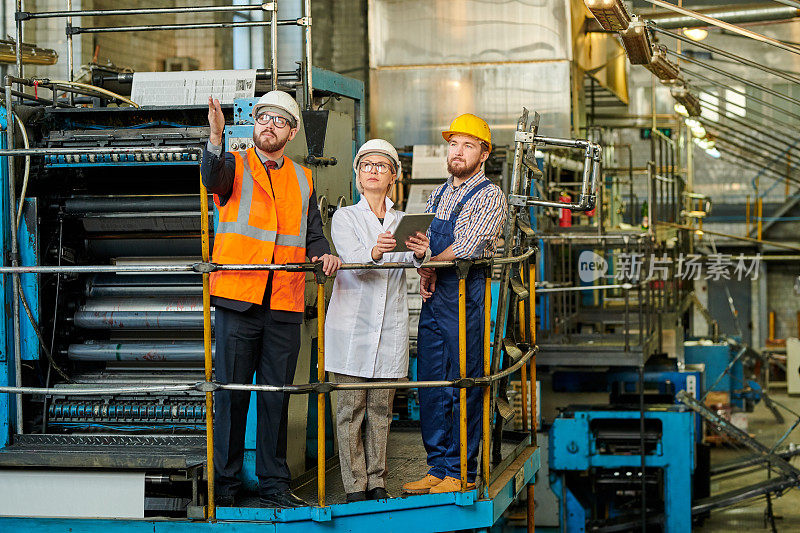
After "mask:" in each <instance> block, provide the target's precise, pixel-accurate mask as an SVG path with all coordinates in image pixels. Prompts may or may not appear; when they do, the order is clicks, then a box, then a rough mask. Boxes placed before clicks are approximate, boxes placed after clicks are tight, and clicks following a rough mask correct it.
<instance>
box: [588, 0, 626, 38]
mask: <svg viewBox="0 0 800 533" xmlns="http://www.w3.org/2000/svg"><path fill="white" fill-rule="evenodd" d="M584 1H585V3H586V7H588V8H589V11H591V12H592V15H594V18H596V19H597V22H599V23H600V26H602V27H603V29H604V30H606V31H624V30H627V29H628V25H629V24H630V23H631V16H630V15H629V14H628V10H627V9H625V5H624V4H623V3H622V0H584Z"/></svg>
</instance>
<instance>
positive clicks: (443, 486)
mask: <svg viewBox="0 0 800 533" xmlns="http://www.w3.org/2000/svg"><path fill="white" fill-rule="evenodd" d="M474 488H475V483H467V490H472V489H474ZM460 490H461V480H460V479H458V478H455V477H453V476H447V477H445V478H444V479H443V480H442V482H441V483H439V484H438V485H436V486H435V487H431V489H430V490H429V491H428V493H429V494H441V493H443V492H459V491H460Z"/></svg>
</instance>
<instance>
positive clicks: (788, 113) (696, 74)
mask: <svg viewBox="0 0 800 533" xmlns="http://www.w3.org/2000/svg"><path fill="white" fill-rule="evenodd" d="M681 70H682V71H683V72H685V73H686V74H689V75H691V76H694V77H696V78H700V79H701V80H703V81H706V82H708V83H710V84H712V85H714V86H716V87H718V88H720V89H725V90H728V91H731V92H733V93H736V94H738V95H741V96H744V97H745V98H746V99H749V100H751V101H753V102H758V103H759V104H761V105H762V106H764V107H767V108H769V109H773V110H775V111H778V112H779V113H781V114H784V115H786V116H787V117H791V118H793V119H795V120H800V115H797V114H795V113H792V112H791V111H788V110H786V109H784V108H782V107H779V106H777V105H775V104H772V103H770V102H767V101H766V100H763V99H761V98H759V97H757V96H754V95H751V94H747V93H746V92H744V91H740V90H738V89H734V88H733V87H730V86H728V85H725V84H723V83H721V82H719V81H717V80H714V79H712V78H709V77H707V76H704V75H702V74H700V73H699V72H696V71H694V70H691V69H688V68H686V67H682V68H681ZM689 87H694V88H696V89H698V90H700V91H702V90H703V88H702V87H699V86H696V85H694V84H689ZM719 98H722V99H723V100H725V101H726V102H730V103H732V104H733V105H735V106H736V107H741V106H740V105H739V104H737V103H735V102H731V101H730V100H729V99H727V98H725V97H724V96H722V92H720V94H719ZM702 101H703V100H701V102H702ZM752 111H753V109H748V110H747V112H748V113H750V112H752ZM757 114H758V115H760V116H762V117H764V118H766V119H768V120H769V121H770V122H771V123H774V124H780V125H782V126H784V127H785V128H788V129H789V130H794V129H796V128H797V125H795V124H788V123H786V122H782V121H780V120H776V119H774V118H773V117H771V116H768V115H764V114H763V113H757Z"/></svg>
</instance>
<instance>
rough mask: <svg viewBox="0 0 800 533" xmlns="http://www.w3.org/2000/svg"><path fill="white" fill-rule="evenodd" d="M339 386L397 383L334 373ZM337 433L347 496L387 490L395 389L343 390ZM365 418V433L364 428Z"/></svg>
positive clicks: (338, 405)
mask: <svg viewBox="0 0 800 533" xmlns="http://www.w3.org/2000/svg"><path fill="white" fill-rule="evenodd" d="M334 379H335V380H336V382H337V383H365V382H369V381H395V380H391V379H380V380H378V379H370V378H360V377H354V376H347V375H345V374H335V373H334ZM338 395H339V398H338V400H337V403H336V432H337V437H338V440H339V463H340V465H341V470H342V483H343V484H344V490H345V492H347V493H348V494H351V493H353V492H361V491H365V490H372V489H374V488H377V487H383V488H386V442H387V440H388V439H389V424H391V422H392V400H393V399H394V389H371V390H340V391H338ZM365 417H366V424H365V426H366V427H365V431H364V432H363V433H362V431H361V425H362V423H363V422H364V418H365Z"/></svg>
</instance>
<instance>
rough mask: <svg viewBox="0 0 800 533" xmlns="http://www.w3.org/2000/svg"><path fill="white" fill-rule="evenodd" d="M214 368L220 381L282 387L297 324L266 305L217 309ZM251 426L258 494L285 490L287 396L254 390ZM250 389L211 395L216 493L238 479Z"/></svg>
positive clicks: (290, 370) (294, 350) (289, 372)
mask: <svg viewBox="0 0 800 533" xmlns="http://www.w3.org/2000/svg"><path fill="white" fill-rule="evenodd" d="M215 330H216V354H215V358H216V360H215V372H216V379H217V380H218V381H219V382H220V383H244V384H250V383H252V382H253V375H254V374H255V377H256V383H258V384H264V385H286V384H289V383H292V381H293V380H294V371H295V367H296V366H297V355H298V353H299V352H300V324H290V323H285V322H277V321H275V320H274V319H273V317H272V314H271V312H270V309H269V308H268V307H266V306H263V305H253V306H251V307H250V308H249V309H247V310H245V311H232V310H230V309H225V308H223V307H219V306H218V307H217V308H216V315H215ZM256 396H257V398H258V400H257V402H256V408H257V409H258V426H257V430H256V432H257V433H256V475H257V476H258V480H259V483H258V484H259V492H261V493H265V494H268V493H272V492H278V491H282V490H286V489H288V488H289V480H290V478H291V476H290V473H289V466H288V465H287V463H286V427H287V422H288V412H289V395H288V394H284V393H282V392H259V393H257V394H256ZM249 406H250V392H249V391H245V392H242V391H227V390H222V391H217V392H215V393H214V471H215V476H216V483H217V487H216V490H217V493H218V494H225V495H232V494H235V493H236V492H238V490H239V488H240V487H241V482H240V481H239V479H238V478H237V475H238V474H239V472H241V470H242V464H243V462H244V437H245V425H246V422H247V410H248V408H249Z"/></svg>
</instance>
